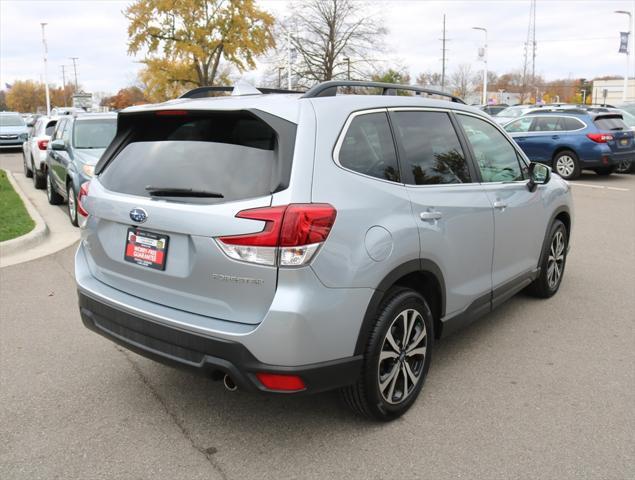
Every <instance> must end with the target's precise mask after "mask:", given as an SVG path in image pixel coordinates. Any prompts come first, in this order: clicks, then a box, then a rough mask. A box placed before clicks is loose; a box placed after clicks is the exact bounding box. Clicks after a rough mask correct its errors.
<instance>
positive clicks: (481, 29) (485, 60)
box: [472, 27, 487, 105]
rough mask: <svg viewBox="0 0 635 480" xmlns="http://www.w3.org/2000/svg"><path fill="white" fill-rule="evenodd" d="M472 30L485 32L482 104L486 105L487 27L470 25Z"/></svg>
mask: <svg viewBox="0 0 635 480" xmlns="http://www.w3.org/2000/svg"><path fill="white" fill-rule="evenodd" d="M472 30H480V31H481V32H484V33H485V46H484V47H483V105H487V28H484V27H472Z"/></svg>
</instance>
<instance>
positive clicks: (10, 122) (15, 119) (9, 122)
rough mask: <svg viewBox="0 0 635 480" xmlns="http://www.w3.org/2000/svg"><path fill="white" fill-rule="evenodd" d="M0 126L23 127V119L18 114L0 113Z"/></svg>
mask: <svg viewBox="0 0 635 480" xmlns="http://www.w3.org/2000/svg"><path fill="white" fill-rule="evenodd" d="M0 126H1V127H24V120H22V117H21V116H20V115H0Z"/></svg>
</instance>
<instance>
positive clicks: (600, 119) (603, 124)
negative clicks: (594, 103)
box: [593, 114, 634, 152]
mask: <svg viewBox="0 0 635 480" xmlns="http://www.w3.org/2000/svg"><path fill="white" fill-rule="evenodd" d="M593 124H594V125H595V126H596V127H597V128H598V129H599V130H602V131H603V132H610V133H611V136H612V137H613V140H610V141H608V142H607V144H608V145H609V147H610V148H611V150H612V151H614V152H620V151H623V150H630V149H632V148H633V146H634V145H633V131H632V130H631V129H630V128H629V127H628V125H626V123H625V122H624V120H623V118H622V115H620V114H608V115H598V116H597V117H595V118H594V119H593Z"/></svg>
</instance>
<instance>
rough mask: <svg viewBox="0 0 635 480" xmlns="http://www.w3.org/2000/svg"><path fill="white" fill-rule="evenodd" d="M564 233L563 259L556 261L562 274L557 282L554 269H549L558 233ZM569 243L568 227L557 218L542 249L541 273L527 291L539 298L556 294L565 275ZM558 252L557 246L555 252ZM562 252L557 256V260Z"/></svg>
mask: <svg viewBox="0 0 635 480" xmlns="http://www.w3.org/2000/svg"><path fill="white" fill-rule="evenodd" d="M559 234H560V235H562V241H563V245H562V251H561V255H562V261H561V262H558V261H556V263H557V264H558V268H559V271H560V274H559V276H558V279H557V281H556V282H555V283H553V282H552V281H551V280H552V277H551V275H552V271H551V270H550V269H549V268H550V264H551V263H552V260H551V258H552V253H554V251H553V249H552V247H553V246H554V241H555V238H556V236H557V235H559ZM568 245H569V237H568V235H567V229H566V227H565V226H564V223H562V222H561V221H560V220H556V221H554V222H553V225H551V229H550V230H549V236H548V237H547V242H545V245H544V246H543V249H542V254H541V256H540V275H539V276H538V278H537V279H536V280H534V281H533V283H532V284H531V285H529V287H527V291H528V292H529V293H530V294H532V295H533V296H535V297H539V298H549V297H552V296H553V295H555V294H556V292H557V291H558V289H559V288H560V284H561V283H562V277H564V270H565V266H566V263H567V247H568ZM557 252H558V249H557V248H556V251H555V253H557ZM559 255H560V254H558V255H557V256H556V260H557V258H558V257H559ZM554 268H555V267H554Z"/></svg>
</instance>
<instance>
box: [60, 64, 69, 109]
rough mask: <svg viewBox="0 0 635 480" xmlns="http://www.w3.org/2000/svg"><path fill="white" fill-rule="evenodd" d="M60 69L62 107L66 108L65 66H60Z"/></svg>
mask: <svg viewBox="0 0 635 480" xmlns="http://www.w3.org/2000/svg"><path fill="white" fill-rule="evenodd" d="M60 68H61V69H62V93H63V94H64V106H65V107H66V106H67V105H66V65H60Z"/></svg>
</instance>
